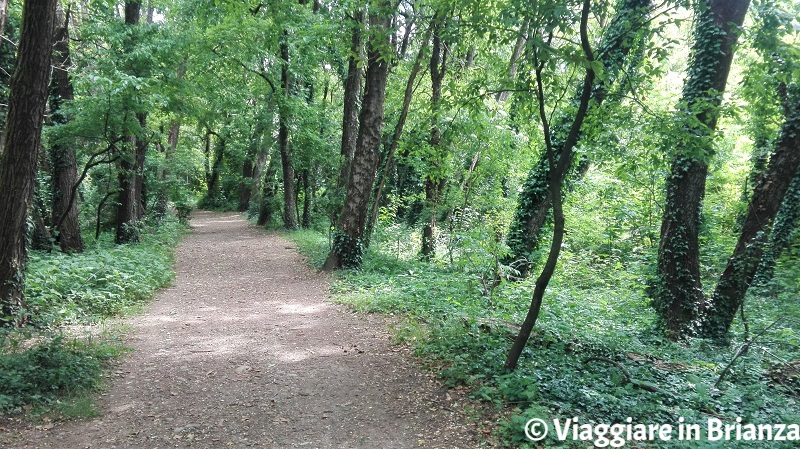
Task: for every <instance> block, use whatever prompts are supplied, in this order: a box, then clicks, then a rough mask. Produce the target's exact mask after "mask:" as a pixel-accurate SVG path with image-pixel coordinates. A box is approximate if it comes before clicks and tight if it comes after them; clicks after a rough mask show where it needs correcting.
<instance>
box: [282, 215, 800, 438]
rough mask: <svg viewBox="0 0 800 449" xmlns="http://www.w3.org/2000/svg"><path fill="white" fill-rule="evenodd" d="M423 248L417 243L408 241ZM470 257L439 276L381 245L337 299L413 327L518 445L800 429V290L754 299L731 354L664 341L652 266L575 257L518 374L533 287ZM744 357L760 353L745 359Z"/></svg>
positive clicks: (430, 354) (563, 269)
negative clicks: (613, 435) (513, 359)
mask: <svg viewBox="0 0 800 449" xmlns="http://www.w3.org/2000/svg"><path fill="white" fill-rule="evenodd" d="M292 236H293V238H294V240H295V241H296V242H297V243H298V245H299V247H300V249H301V251H303V252H304V253H305V254H306V255H307V256H309V257H310V258H311V260H312V261H313V262H314V263H315V264H316V263H317V262H319V261H321V260H322V259H323V258H324V255H325V254H326V253H327V250H328V248H329V246H328V242H327V239H326V238H325V237H324V236H322V235H320V234H314V233H312V232H308V231H305V232H298V233H293V234H292ZM409 240H411V241H413V240H414V237H413V236H412V237H411V238H409V237H408V236H407V237H406V238H405V239H403V241H409ZM395 243H396V241H395ZM460 251H462V253H461V254H456V255H455V257H454V258H452V259H450V258H448V257H447V255H446V254H445V255H442V254H440V258H439V259H438V261H437V263H433V264H428V263H422V262H419V261H417V260H416V254H415V252H414V251H413V249H412V250H411V251H408V252H406V253H405V254H400V253H398V252H397V251H396V250H393V249H392V248H391V247H390V248H389V250H387V248H386V246H382V245H381V243H380V242H379V243H378V244H376V245H374V247H373V248H371V249H370V250H369V251H368V252H367V254H366V256H365V262H364V266H363V268H362V269H361V270H358V271H343V272H341V273H340V274H338V275H337V277H336V282H335V284H334V286H333V291H334V293H335V299H336V300H337V301H340V302H342V303H345V304H349V305H350V306H352V307H353V308H355V309H357V310H361V311H365V312H377V313H385V314H402V315H404V316H406V317H409V318H411V324H410V326H409V329H408V330H407V331H401V332H400V335H401V337H402V336H404V335H405V336H411V338H408V339H406V341H409V342H410V343H412V344H414V345H415V348H416V351H417V353H418V354H419V355H420V356H422V357H423V358H424V359H425V360H426V361H427V364H429V365H430V366H432V367H433V369H435V370H437V371H438V374H439V377H440V379H441V380H442V382H444V383H445V384H446V385H448V386H450V387H463V386H466V387H467V388H468V389H469V390H470V391H471V394H472V398H473V399H477V400H480V401H483V402H484V403H485V404H487V405H488V407H489V408H490V409H493V410H494V413H496V415H495V416H496V417H499V418H498V420H499V425H498V429H497V432H496V433H497V436H498V437H499V438H500V439H501V440H502V441H503V443H504V444H505V445H507V446H508V447H515V448H538V447H587V443H586V442H581V441H569V440H568V441H563V442H562V441H558V440H557V439H555V438H554V437H552V436H551V437H549V438H548V439H547V440H545V441H544V442H543V443H546V444H545V445H544V446H541V445H537V444H534V443H533V442H531V441H529V440H528V439H527V438H526V436H525V433H524V424H525V423H526V422H527V421H528V420H529V419H531V418H542V419H545V420H548V421H550V422H552V420H553V419H555V418H563V419H567V418H572V417H579V419H580V422H581V423H598V424H599V423H607V424H612V423H625V422H626V419H627V418H629V417H630V418H632V421H633V423H644V424H657V423H658V424H660V423H664V424H670V425H673V426H674V427H676V428H677V426H678V423H679V419H680V418H683V419H684V422H686V423H698V424H701V428H703V429H705V426H706V423H707V420H708V419H709V418H718V419H721V420H722V421H723V422H724V423H726V424H730V423H733V424H735V423H736V421H735V420H736V418H739V417H740V418H741V419H742V422H743V423H755V424H772V423H789V424H790V423H798V422H800V407H798V405H800V404H798V402H799V401H798V395H800V388H798V387H799V386H800V384H799V383H798V379H800V371H797V370H798V369H799V368H800V362H798V361H797V360H798V359H800V354H798V352H800V351H798V348H800V333H798V327H799V326H797V320H798V319H800V307H798V306H797V305H794V306H786V305H784V306H780V307H778V306H776V304H793V303H796V291H795V290H793V289H792V288H788V289H787V288H783V289H779V290H781V291H782V293H780V295H781V297H780V298H778V297H773V298H767V297H761V296H759V295H758V294H754V295H751V298H750V299H749V300H748V308H749V309H746V310H747V315H746V316H747V328H745V326H744V323H743V322H742V321H741V320H739V321H738V322H737V323H736V325H735V327H734V329H733V332H732V333H731V338H730V341H729V342H727V343H726V344H720V343H712V342H709V341H705V340H684V341H681V342H678V343H676V342H673V341H670V340H668V339H666V338H664V337H663V336H662V334H661V333H660V332H658V331H657V329H656V324H655V323H656V318H655V315H654V312H653V310H652V309H651V308H650V307H649V304H648V300H647V298H646V296H645V294H644V285H645V282H644V280H645V279H646V276H647V264H646V263H644V262H642V261H643V260H646V258H647V257H646V256H647V255H641V256H640V257H639V258H638V259H637V258H636V257H633V258H629V259H630V260H628V261H625V262H624V263H623V262H621V261H620V260H617V259H615V258H613V257H607V258H605V259H602V260H600V259H598V258H596V257H594V256H593V255H591V254H588V253H587V252H585V251H584V252H581V251H570V250H569V249H566V250H565V252H564V254H563V257H562V258H561V260H560V262H559V269H558V275H557V276H556V277H555V278H554V279H553V281H552V283H551V285H550V288H549V289H548V291H547V294H546V296H545V301H544V305H543V308H542V313H541V315H540V318H539V321H538V322H537V324H536V327H535V329H534V333H533V335H532V337H531V339H530V341H529V342H528V345H527V348H526V349H525V351H524V353H523V357H522V358H521V360H520V363H519V366H518V369H517V370H516V371H514V372H512V373H506V372H505V371H504V370H503V363H504V361H505V357H506V355H507V352H508V350H509V348H510V346H511V342H512V338H513V336H515V334H516V330H517V329H518V325H519V323H521V322H522V319H523V318H524V314H525V312H527V307H528V304H529V303H530V295H531V293H532V290H533V285H532V282H533V281H532V280H531V279H528V280H526V281H524V282H519V283H512V282H507V281H505V280H503V281H501V282H500V283H499V284H498V285H494V284H492V283H491V282H487V281H488V280H490V279H489V275H490V274H491V272H492V260H496V258H494V259H493V258H491V257H485V254H483V255H482V254H481V253H480V250H476V249H475V248H466V249H461V250H460ZM470 251H472V253H471V254H467V256H465V255H464V253H468V252H470ZM451 261H453V262H452V263H451ZM459 261H461V262H459ZM465 261H466V262H465ZM781 276H784V277H787V276H788V277H789V278H790V280H785V281H784V282H786V284H785V285H788V286H792V285H796V284H795V283H793V282H794V281H795V280H796V272H793V271H791V270H789V271H784V272H783V273H782V275H781ZM777 278H778V279H779V281H780V276H777ZM791 295H795V300H794V301H792V300H791ZM766 328H768V331H767V332H765V333H763V334H762V335H758V334H759V333H760V332H761V331H762V330H764V329H766ZM420 329H424V332H421V331H420ZM756 337H757V338H756ZM748 342H749V343H750V344H749V345H747V343H748ZM743 346H746V348H747V350H745V351H740V349H741V348H742V347H743ZM737 354H739V356H738V357H736V355H737ZM728 365H730V369H729V370H728V371H727V372H726V373H725V375H724V376H722V373H723V372H724V371H725V368H726V367H727V366H728ZM590 444H591V443H588V445H590ZM628 444H629V445H631V446H635V445H636V444H635V442H630V443H628ZM715 444H716V446H715ZM662 446H663V447H682V448H683V447H698V448H699V447H770V448H772V447H793V443H791V442H783V443H780V442H775V441H760V442H759V441H755V442H753V441H746V442H745V441H740V442H737V441H724V440H723V441H721V442H711V441H708V439H707V438H706V437H705V435H703V436H702V438H700V440H697V441H681V442H676V441H666V442H653V443H648V446H647V447H662Z"/></svg>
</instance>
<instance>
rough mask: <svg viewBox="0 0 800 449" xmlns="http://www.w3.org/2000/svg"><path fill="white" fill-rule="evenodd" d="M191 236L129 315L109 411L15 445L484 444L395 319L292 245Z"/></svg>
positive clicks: (209, 229) (234, 226)
mask: <svg viewBox="0 0 800 449" xmlns="http://www.w3.org/2000/svg"><path fill="white" fill-rule="evenodd" d="M192 228H193V232H192V234H191V235H189V236H188V237H186V239H185V240H184V241H183V242H182V243H181V245H180V246H179V248H178V253H177V269H178V275H177V279H176V281H175V283H174V285H173V286H172V287H169V288H167V289H165V290H163V291H162V292H161V293H160V294H159V295H158V297H157V298H156V300H155V301H154V302H153V303H152V304H151V305H150V306H149V307H148V308H147V309H146V311H145V312H144V313H143V315H141V316H139V317H136V318H134V319H132V320H131V325H132V327H133V330H132V331H131V333H130V338H129V344H130V345H131V346H132V347H133V348H134V351H133V352H132V353H131V355H130V356H128V357H127V358H126V359H125V360H124V361H123V362H122V364H121V365H120V366H119V367H117V368H115V369H114V370H113V372H114V376H115V377H114V379H113V381H112V382H111V383H110V386H109V388H108V390H107V392H106V393H105V394H104V395H103V396H102V398H101V399H100V403H101V404H100V405H101V408H102V416H101V417H100V418H98V419H95V420H93V421H88V422H68V423H60V424H57V425H56V426H55V427H53V428H51V429H49V430H46V431H42V430H36V429H34V428H33V427H31V428H30V429H22V430H21V431H20V435H19V438H18V439H17V440H16V442H14V443H12V444H11V446H10V447H13V448H23V447H24V448H37V447H41V448H65V449H72V448H166V447H200V448H217V447H262V448H293V447H304V448H371V449H372V448H376V449H378V448H417V447H430V448H462V447H463V448H473V447H478V446H477V444H476V443H475V442H474V441H473V440H472V437H473V436H472V435H471V433H470V432H469V431H468V430H467V429H468V428H467V427H466V426H464V425H463V424H462V423H460V422H459V418H460V417H459V416H457V415H456V414H455V413H454V412H452V411H450V410H447V407H446V404H445V401H444V396H445V394H446V393H445V392H444V390H443V389H442V388H441V387H439V386H438V385H437V384H436V382H435V381H434V380H433V379H432V378H431V376H430V375H429V374H425V373H421V372H420V371H419V369H418V368H417V367H416V366H415V365H414V364H413V361H411V357H410V355H409V353H408V349H407V348H404V347H396V346H392V345H391V344H390V343H389V337H388V335H387V323H386V322H385V321H384V320H383V319H382V318H380V317H377V316H369V315H368V316H359V315H356V314H353V313H351V312H349V311H347V310H346V309H344V308H343V307H340V306H337V305H334V304H332V303H330V302H327V301H326V295H327V291H328V285H329V284H328V283H329V281H328V279H327V277H326V276H325V275H321V274H318V273H316V272H315V271H314V270H312V269H310V268H308V267H307V266H306V265H305V263H304V262H303V260H302V258H301V257H300V256H298V254H297V252H296V250H295V249H294V247H293V245H292V244H291V243H290V242H288V241H286V240H285V239H283V238H281V237H279V236H277V235H265V234H264V233H263V232H262V231H260V230H258V229H256V228H254V227H251V226H248V224H247V223H246V222H245V221H244V220H243V219H242V218H241V217H239V216H238V215H236V214H219V213H207V212H201V213H198V214H196V216H195V217H194V219H193V220H192Z"/></svg>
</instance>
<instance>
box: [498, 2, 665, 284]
mask: <svg viewBox="0 0 800 449" xmlns="http://www.w3.org/2000/svg"><path fill="white" fill-rule="evenodd" d="M651 2H652V1H651V0H620V1H619V2H618V4H617V10H616V13H615V14H614V17H613V19H612V20H611V22H610V24H609V26H608V28H607V29H606V30H605V32H604V33H603V38H602V42H601V43H600V45H599V46H598V48H597V51H596V52H597V60H598V61H600V62H602V63H603V67H604V72H605V76H604V77H603V78H602V79H600V80H596V81H595V84H594V86H593V87H592V101H591V104H597V105H599V104H601V103H602V102H603V101H604V100H605V99H606V97H607V91H608V90H609V89H610V88H611V87H612V86H616V85H622V86H624V87H621V88H620V91H622V92H623V93H624V92H625V91H626V90H627V85H626V84H623V83H624V80H622V78H623V76H624V74H625V73H626V72H632V71H636V70H637V69H638V67H637V66H638V65H639V61H638V60H633V61H629V60H630V59H633V58H630V57H629V56H630V53H631V51H632V50H634V49H636V48H637V47H638V46H641V45H642V44H643V43H644V42H646V41H647V39H648V38H649V35H650V29H649V28H648V20H649V18H650V15H649V9H650V5H651ZM626 61H629V62H628V63H627V64H626ZM626 65H627V66H628V67H630V68H629V69H628V70H627V71H626V70H625V66H626ZM579 98H580V90H579V91H578V93H577V94H576V97H575V102H576V103H577V102H578V101H579ZM573 120H574V117H573V116H570V115H562V116H561V117H559V118H556V119H555V123H554V124H553V126H552V128H553V146H554V147H555V148H556V151H557V152H562V151H564V152H569V153H574V149H575V145H577V143H578V142H580V138H581V136H580V134H579V135H578V136H577V138H576V139H574V141H573V142H567V141H566V135H565V131H562V130H567V129H569V126H570V123H572V122H573ZM543 154H544V153H543ZM573 157H574V155H573V156H570V158H573ZM586 168H588V162H587V163H585V164H583V172H585V169H586ZM548 172H549V168H548V163H547V159H546V158H545V157H544V156H542V157H540V158H539V159H538V161H537V162H535V163H534V165H533V167H532V168H531V170H530V171H529V172H528V177H527V179H526V180H525V183H524V184H523V185H522V192H521V193H520V196H519V200H518V203H517V208H516V210H515V212H514V218H513V221H512V223H511V226H510V228H509V232H508V236H507V237H506V243H507V244H508V247H509V249H510V252H509V255H508V256H507V257H506V258H505V259H504V260H503V262H504V263H505V264H507V265H511V266H512V267H514V268H515V269H516V270H518V271H519V275H520V277H524V276H527V274H528V273H529V272H530V270H531V268H533V261H534V253H535V252H536V251H537V250H538V249H539V244H540V237H541V234H542V228H543V227H544V226H545V225H546V224H547V219H548V217H549V216H550V207H551V203H550V201H551V200H550V195H549V193H548V192H549V188H548V186H549V175H548ZM568 174H569V171H567V172H565V173H564V174H563V176H564V177H565V179H564V180H562V185H563V184H564V181H566V177H567V176H568ZM577 174H578V175H581V171H579V172H578V173H577Z"/></svg>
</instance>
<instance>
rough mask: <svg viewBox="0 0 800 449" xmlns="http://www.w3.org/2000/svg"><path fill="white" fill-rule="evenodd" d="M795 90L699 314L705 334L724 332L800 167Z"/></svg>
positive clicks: (799, 118) (798, 98)
mask: <svg viewBox="0 0 800 449" xmlns="http://www.w3.org/2000/svg"><path fill="white" fill-rule="evenodd" d="M795 90H796V91H798V92H796V93H795V94H794V95H792V98H793V100H794V101H792V102H790V103H789V104H790V109H789V111H788V114H787V116H786V121H785V122H784V124H783V127H782V129H781V136H780V138H779V139H778V141H777V143H776V145H775V151H774V152H773V153H772V157H770V160H769V164H768V165H767V169H766V171H765V173H764V174H763V175H762V176H761V178H760V179H759V180H758V182H757V183H756V186H755V189H754V190H753V196H752V198H751V199H750V204H749V206H748V208H747V215H746V216H745V219H744V223H743V225H742V232H741V234H740V235H739V240H738V242H737V243H736V247H735V248H734V250H733V254H731V257H730V259H729V260H728V265H727V266H726V267H725V271H724V272H723V273H722V276H720V278H719V283H717V287H716V289H715V290H714V293H713V294H712V296H711V301H710V302H709V305H708V308H707V310H705V311H704V313H703V319H702V322H701V334H702V335H703V336H705V337H712V338H721V337H724V336H725V334H726V333H727V332H728V329H729V328H730V326H731V323H733V319H734V318H735V317H736V312H737V311H738V310H739V307H741V305H742V303H743V302H744V295H745V294H746V293H747V289H748V288H749V287H750V283H751V282H752V280H753V277H754V276H755V274H756V271H757V270H758V266H759V264H760V262H761V257H762V255H763V254H764V246H765V243H766V241H767V238H768V236H769V231H770V229H769V228H770V225H771V224H772V223H773V222H774V220H775V216H776V215H777V214H778V210H779V209H780V207H781V204H782V202H783V199H784V198H785V197H786V192H787V191H788V190H789V185H790V184H791V182H792V180H793V179H794V178H795V177H796V176H797V173H798V169H799V168H800V139H799V138H798V136H800V88H796V89H795ZM795 207H796V205H795Z"/></svg>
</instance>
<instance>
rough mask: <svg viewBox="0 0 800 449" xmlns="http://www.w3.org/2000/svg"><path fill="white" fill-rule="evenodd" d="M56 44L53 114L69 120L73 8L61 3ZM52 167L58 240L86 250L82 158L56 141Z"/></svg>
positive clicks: (65, 247)
mask: <svg viewBox="0 0 800 449" xmlns="http://www.w3.org/2000/svg"><path fill="white" fill-rule="evenodd" d="M56 17H57V24H56V29H55V35H54V40H55V44H54V45H53V79H52V81H51V94H50V117H51V120H52V121H53V122H54V123H60V124H64V123H67V121H69V117H67V116H66V115H65V114H64V113H63V112H62V111H61V106H62V103H63V102H64V101H71V100H72V99H73V89H72V80H70V77H69V67H70V64H71V60H70V52H69V19H70V14H69V11H67V12H66V13H65V12H64V11H63V10H62V9H61V7H60V6H59V7H58V10H57V13H56ZM50 166H51V169H52V189H53V190H52V209H51V210H52V224H53V231H54V232H53V234H54V235H55V238H56V241H57V242H58V244H59V246H60V247H61V251H64V252H81V251H83V238H82V237H81V229H80V222H79V221H78V201H77V195H76V193H77V188H78V162H77V159H76V157H75V148H74V147H73V146H71V145H64V144H55V145H53V146H52V148H51V149H50Z"/></svg>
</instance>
